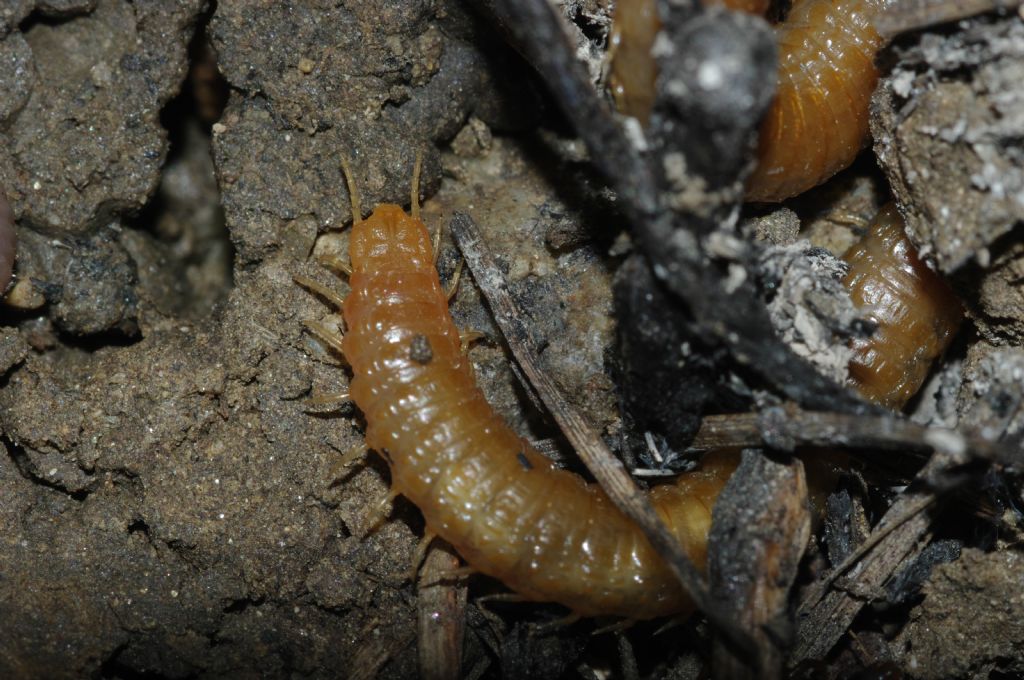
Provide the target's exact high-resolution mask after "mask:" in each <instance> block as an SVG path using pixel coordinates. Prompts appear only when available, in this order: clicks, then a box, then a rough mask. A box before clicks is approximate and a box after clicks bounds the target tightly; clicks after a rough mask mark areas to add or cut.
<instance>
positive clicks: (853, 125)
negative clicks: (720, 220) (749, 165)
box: [610, 0, 888, 201]
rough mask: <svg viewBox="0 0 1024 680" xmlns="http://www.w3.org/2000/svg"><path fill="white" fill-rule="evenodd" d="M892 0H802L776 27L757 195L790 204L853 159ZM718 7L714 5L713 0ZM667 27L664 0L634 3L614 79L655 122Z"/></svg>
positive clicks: (625, 104)
mask: <svg viewBox="0 0 1024 680" xmlns="http://www.w3.org/2000/svg"><path fill="white" fill-rule="evenodd" d="M887 2H888V0H846V1H845V2H837V0H797V2H796V3H795V4H794V5H793V8H792V10H791V11H790V14H789V16H788V17H787V19H786V21H785V22H783V23H781V24H779V25H778V26H776V28H775V32H776V36H777V40H778V46H779V71H778V80H777V91H776V96H775V100H774V101H773V102H772V106H771V108H770V109H769V110H768V112H767V114H766V115H765V119H764V121H763V122H762V123H761V131H760V137H759V142H758V152H757V167H756V168H755V170H754V172H753V174H752V175H751V177H750V178H749V179H748V180H747V200H749V201H781V200H783V199H786V198H789V197H791V196H795V195H797V194H799V193H801V192H803V191H806V190H807V189H810V188H811V187H814V186H816V185H818V184H821V183H822V182H824V181H825V180H827V179H828V178H830V177H832V176H833V175H834V174H836V173H837V172H839V171H840V170H842V169H843V168H846V167H847V166H849V165H850V163H852V162H853V159H854V158H855V157H856V156H857V154H858V153H859V152H860V150H861V149H862V148H863V147H864V142H865V140H866V139H867V133H868V105H869V102H870V100H871V94H872V92H874V89H875V85H876V84H877V83H878V70H877V68H876V67H875V56H876V54H877V53H878V51H879V49H881V47H882V46H883V44H884V40H883V39H882V38H881V37H880V36H879V34H878V32H877V31H876V30H875V28H874V25H873V21H874V18H875V17H876V16H878V14H879V13H880V12H881V11H883V10H884V8H885V5H886V3H887ZM706 4H712V3H710V2H709V3H706ZM723 4H725V5H726V6H728V7H731V8H732V9H738V10H741V11H747V12H750V13H756V14H763V13H764V11H765V9H766V8H767V3H761V2H758V1H756V0H751V1H747V0H733V1H732V2H729V3H723ZM659 28H660V24H659V23H658V20H657V11H656V2H655V0H625V1H624V2H620V4H619V6H618V8H617V9H616V15H615V24H614V26H613V30H612V45H613V52H612V66H611V79H610V81H611V85H612V91H613V94H614V95H615V99H616V105H617V106H618V107H619V110H620V111H622V112H623V113H625V114H626V115H632V116H636V117H638V118H640V120H641V122H643V123H646V121H647V118H648V116H649V114H650V111H651V108H652V107H653V103H654V97H655V90H656V88H655V81H656V80H657V73H658V70H657V63H656V61H655V59H654V57H653V55H652V54H651V47H652V46H653V44H654V40H655V37H656V35H657V31H658V30H659Z"/></svg>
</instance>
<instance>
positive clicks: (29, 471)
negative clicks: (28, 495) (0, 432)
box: [0, 437, 92, 502]
mask: <svg viewBox="0 0 1024 680" xmlns="http://www.w3.org/2000/svg"><path fill="white" fill-rule="evenodd" d="M0 441H3V444H4V447H5V448H6V449H7V455H8V456H10V458H11V461H12V462H13V463H14V467H15V469H16V470H17V471H18V474H20V475H21V476H22V477H24V478H25V479H27V480H28V481H30V482H32V483H33V484H38V485H39V486H45V487H46V488H48V489H53V490H54V491H59V492H60V493H62V494H64V495H65V496H67V497H68V498H70V499H71V500H73V501H78V502H81V501H84V500H85V499H86V498H88V497H89V494H90V493H92V489H81V490H78V491H69V490H68V489H67V488H65V487H64V486H62V485H60V484H58V483H57V482H55V481H52V480H49V479H46V478H45V477H41V476H39V473H38V472H37V471H36V470H35V465H34V464H33V463H32V461H31V460H29V457H28V454H27V453H26V452H25V449H23V448H22V447H21V446H19V445H18V444H16V443H15V442H13V441H11V440H10V439H8V438H7V437H0ZM87 474H88V473H87Z"/></svg>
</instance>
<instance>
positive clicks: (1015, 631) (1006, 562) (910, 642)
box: [894, 550, 1024, 678]
mask: <svg viewBox="0 0 1024 680" xmlns="http://www.w3.org/2000/svg"><path fill="white" fill-rule="evenodd" d="M1021 560H1022V557H1021V555H1020V553H1018V552H1015V551H1005V552H995V553H988V554H986V553H982V552H980V551H978V550H967V551H965V552H964V553H963V554H962V555H960V559H958V560H957V561H956V562H954V563H952V564H947V565H942V566H939V567H936V569H935V570H934V571H933V572H932V577H931V579H929V581H928V584H927V585H926V586H925V588H924V602H922V603H921V606H919V607H917V608H916V609H915V610H914V613H913V614H912V615H911V618H910V622H909V623H908V624H907V627H906V628H905V629H904V630H903V632H901V633H900V635H899V637H898V638H897V639H896V640H895V644H894V646H895V648H896V649H897V650H898V654H899V661H900V663H901V664H902V665H903V666H904V667H905V668H906V669H907V670H908V672H909V673H910V674H911V675H912V677H915V678H949V677H992V676H991V674H992V673H993V672H999V673H1008V674H1010V675H1014V674H1018V673H1021V672H1022V671H1024V663H1022V659H1021V648H1022V646H1024V625H1022V624H1021V621H1022V613H1024V577H1022V569H1021V567H1022V565H1021ZM979 599H980V600H982V602H979V603H978V605H979V606H980V607H983V608H984V614H981V615H979V612H978V611H977V609H976V608H975V607H974V606H970V605H968V606H964V604H965V603H968V602H977V601H978V600H979Z"/></svg>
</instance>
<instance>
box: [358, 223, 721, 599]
mask: <svg viewBox="0 0 1024 680" xmlns="http://www.w3.org/2000/svg"><path fill="white" fill-rule="evenodd" d="M350 244H351V245H350V252H351V260H352V274H351V277H350V283H351V293H350V294H349V296H348V297H347V298H346V300H345V304H344V310H343V311H344V316H345V322H346V325H347V327H348V332H347V333H346V335H345V337H344V340H343V349H344V352H345V356H346V357H347V358H348V360H349V363H350V364H351V366H352V371H353V380H352V384H351V389H350V391H351V395H352V398H353V400H354V401H355V403H356V404H357V405H358V406H359V408H360V409H361V410H362V411H363V413H364V414H365V416H366V422H367V430H366V442H367V444H368V445H369V446H370V447H371V448H373V449H376V450H377V451H379V452H381V453H382V454H383V455H384V456H385V458H386V459H387V460H388V462H389V464H390V466H391V472H392V483H393V485H394V488H395V490H396V491H398V492H400V493H401V494H402V495H404V496H406V497H407V498H409V500H411V501H412V502H413V503H415V504H416V505H417V506H418V507H419V508H420V510H421V511H422V512H423V516H424V518H425V519H426V523H427V526H428V528H429V529H430V530H431V531H434V532H436V533H437V534H438V535H440V536H441V537H442V538H444V539H445V540H447V541H448V542H449V543H451V544H452V545H453V546H454V547H455V548H456V550H457V551H458V552H459V554H460V555H461V556H462V557H463V558H464V559H465V560H466V561H467V562H468V563H469V564H470V565H472V566H473V567H475V568H477V569H478V570H480V571H482V572H484V573H486V574H489V575H491V576H494V577H496V578H498V579H500V580H501V581H503V582H504V583H505V584H506V585H508V586H509V587H510V588H512V589H513V590H514V591H516V592H518V593H520V594H521V595H523V596H525V597H527V598H529V599H532V600H538V601H554V602H559V603H561V604H564V605H566V606H568V607H569V608H571V609H572V610H573V611H574V612H576V613H578V614H582V615H619V616H625V617H630V618H637V619H645V618H653V617H657V616H662V615H665V614H672V613H678V612H681V611H686V610H687V609H688V608H689V606H690V605H689V602H688V600H687V598H686V597H685V595H684V594H683V593H682V591H681V589H680V587H679V585H678V583H677V582H676V580H675V578H674V577H673V576H672V574H671V572H670V571H669V570H668V568H667V567H666V565H665V564H664V563H663V562H662V561H661V560H660V559H659V558H658V556H657V555H656V553H655V552H654V550H653V548H651V546H650V544H649V543H648V542H647V539H646V538H645V537H644V535H643V533H642V532H641V531H640V530H639V529H638V528H637V526H636V525H635V524H633V522H631V521H630V520H629V519H628V518H627V517H625V516H624V515H623V514H622V513H621V512H619V510H618V509H617V508H615V506H614V505H613V504H612V503H611V501H610V500H609V499H608V498H607V496H606V495H605V494H604V492H603V491H602V490H601V489H600V488H599V487H597V486H596V485H588V484H586V483H584V482H583V480H582V479H580V478H579V477H578V476H577V475H574V474H571V473H569V472H566V471H562V470H558V469H555V468H554V467H553V466H552V464H551V462H550V461H549V460H548V459H547V458H546V457H544V456H543V455H541V454H540V453H538V452H537V451H535V450H534V449H533V448H532V447H531V446H530V445H529V444H527V443H526V442H525V441H523V440H522V439H520V438H519V437H518V436H516V434H515V433H514V432H512V430H511V429H510V428H509V427H508V425H507V424H506V423H505V422H504V421H503V420H502V418H501V417H500V416H498V415H496V414H495V413H494V411H493V410H492V409H491V408H490V406H489V405H488V404H487V402H486V401H485V399H484V397H483V394H482V393H481V392H480V390H479V388H478V387H477V386H476V384H475V381H474V379H473V374H472V371H471V368H470V364H469V361H468V359H467V358H466V356H465V354H464V353H463V352H462V351H461V348H460V342H459V336H458V331H457V330H456V328H455V325H454V323H453V322H452V319H451V316H450V314H449V313H448V307H447V303H446V299H445V295H444V293H443V291H442V289H441V285H440V282H439V280H438V276H437V272H436V270H435V269H434V266H433V263H432V257H431V246H430V241H429V238H428V235H427V231H426V229H425V228H424V227H423V224H422V223H421V222H420V221H419V220H416V219H414V218H412V217H409V216H407V215H406V214H405V213H404V212H402V210H401V209H400V208H398V207H397V206H392V205H383V206H380V207H378V209H377V210H376V212H374V214H373V216H371V217H370V219H368V220H366V221H364V222H360V223H358V224H356V225H355V226H354V228H353V233H352V237H351V241H350ZM424 339H425V340H426V342H428V343H429V347H430V352H429V360H426V361H424V359H425V357H426V355H427V353H424V352H423V351H422V348H423V344H424ZM414 340H415V344H416V346H417V347H418V350H417V351H413V343H414ZM732 467H733V466H732V464H731V460H729V459H728V457H722V456H719V457H717V458H715V459H714V460H711V461H709V462H708V463H706V464H705V466H704V467H703V469H702V470H701V471H699V472H696V473H693V474H691V475H687V476H684V477H682V478H680V480H679V481H678V483H676V484H672V485H666V486H662V487H658V488H656V489H654V490H653V491H652V492H651V501H652V502H653V503H654V505H655V507H656V509H657V511H658V513H659V515H660V516H661V517H662V519H663V520H665V522H666V524H667V525H668V526H669V527H670V529H671V531H672V532H673V533H674V534H675V535H676V536H677V537H678V538H679V540H680V542H681V544H682V545H683V546H684V547H685V548H686V549H687V551H688V552H689V554H690V555H691V557H693V559H694V561H695V562H696V563H697V564H703V563H704V561H705V549H706V543H707V535H708V529H709V528H710V524H711V507H712V505H713V503H714V499H715V497H716V496H717V494H718V492H719V490H720V489H721V487H722V486H723V484H724V483H725V480H726V479H727V478H728V475H729V474H730V472H731V470H732Z"/></svg>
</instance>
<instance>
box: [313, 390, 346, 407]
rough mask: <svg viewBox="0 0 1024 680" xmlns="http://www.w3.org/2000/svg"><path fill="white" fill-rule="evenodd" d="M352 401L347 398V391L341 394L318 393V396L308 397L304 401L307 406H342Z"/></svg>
mask: <svg viewBox="0 0 1024 680" xmlns="http://www.w3.org/2000/svg"><path fill="white" fill-rule="evenodd" d="M351 400H352V397H351V396H349V393H348V390H344V391H341V392H320V393H318V394H313V395H310V397H309V398H308V399H306V401H305V403H306V404H307V405H309V406H334V405H338V406H342V405H344V404H347V403H348V402H350V401H351Z"/></svg>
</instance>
